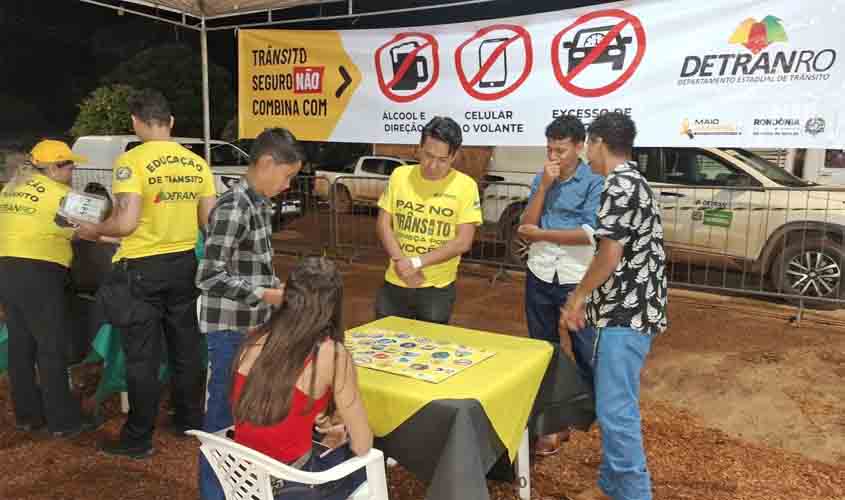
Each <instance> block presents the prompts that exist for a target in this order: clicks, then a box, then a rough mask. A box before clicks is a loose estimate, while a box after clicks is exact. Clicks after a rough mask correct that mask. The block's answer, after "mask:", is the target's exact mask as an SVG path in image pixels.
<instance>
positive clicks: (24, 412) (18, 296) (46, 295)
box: [0, 140, 97, 437]
mask: <svg viewBox="0 0 845 500" xmlns="http://www.w3.org/2000/svg"><path fill="white" fill-rule="evenodd" d="M85 161H86V160H85V158H83V157H81V156H77V155H75V154H73V152H71V150H70V148H69V147H68V146H67V144H65V143H64V142H61V141H53V140H44V141H41V142H39V143H38V144H37V145H36V146H35V148H33V149H32V152H31V160H30V161H29V162H27V163H25V164H23V165H21V166H20V167H19V168H18V171H17V173H16V174H15V176H14V177H13V178H12V180H11V182H10V183H9V184H8V185H6V186H5V187H4V188H3V191H2V192H0V276H2V279H0V302H2V303H3V304H4V305H5V307H6V314H7V319H6V321H7V327H8V330H9V382H10V385H11V393H12V401H13V403H14V407H15V421H16V426H17V428H18V430H20V431H25V432H31V431H34V430H37V429H39V428H41V427H43V426H44V425H45V424H46V425H47V428H48V430H49V431H50V432H51V433H52V434H53V435H54V436H56V437H70V436H75V435H77V434H79V433H80V432H84V431H89V430H93V429H95V428H96V427H97V422H96V420H95V419H93V418H91V417H89V416H85V415H83V413H82V411H81V408H80V404H79V400H77V399H76V398H75V397H74V396H73V394H71V391H70V389H69V387H68V378H67V377H68V375H67V367H68V353H69V342H70V338H71V335H70V332H69V331H68V326H69V325H70V321H69V318H68V314H69V313H68V310H67V300H66V299H67V297H66V283H67V282H68V268H69V267H70V262H71V256H72V252H71V238H72V237H73V229H71V228H69V227H60V226H59V225H58V224H57V223H56V211H57V210H58V208H59V203H60V202H61V199H62V197H64V196H65V195H66V194H67V193H68V192H69V191H70V182H71V177H72V174H73V167H74V165H75V164H76V163H83V162H85ZM36 366H38V376H37V377H36V368H35V367H36ZM36 378H37V381H36Z"/></svg>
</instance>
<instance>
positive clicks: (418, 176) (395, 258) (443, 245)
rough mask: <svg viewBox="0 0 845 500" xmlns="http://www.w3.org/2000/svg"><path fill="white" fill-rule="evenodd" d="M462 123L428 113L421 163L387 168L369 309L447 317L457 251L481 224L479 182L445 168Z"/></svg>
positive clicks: (431, 319)
mask: <svg viewBox="0 0 845 500" xmlns="http://www.w3.org/2000/svg"><path fill="white" fill-rule="evenodd" d="M461 141H462V134H461V127H460V126H459V125H458V124H457V123H455V121H454V120H452V119H451V118H446V117H439V116H438V117H435V118H433V119H432V120H431V121H430V122H428V124H427V125H426V126H425V128H423V132H422V139H421V141H420V164H419V165H411V166H403V167H399V168H397V169H396V170H394V171H393V174H392V175H391V176H390V182H389V183H388V186H387V189H385V191H384V193H383V194H382V196H381V198H380V199H379V202H378V206H379V208H380V210H379V216H378V223H377V231H378V236H379V239H380V240H381V243H382V245H383V246H384V249H385V250H386V251H387V253H388V255H389V256H390V263H389V265H388V268H387V273H386V274H385V283H384V286H383V287H382V288H381V290H380V291H379V293H378V296H377V297H376V317H377V318H383V317H385V316H399V317H402V318H409V319H417V320H420V321H429V322H432V323H443V324H445V323H448V322H449V318H450V317H451V316H452V308H453V306H454V305H455V298H456V290H455V280H456V279H457V275H458V264H460V261H461V254H463V253H465V252H467V251H469V249H470V248H471V247H472V241H473V238H474V237H475V226H476V225H478V224H481V202H480V199H479V196H478V185H477V184H476V183H475V181H474V180H473V179H472V178H471V177H469V176H468V175H466V174H463V173H461V172H458V171H457V170H455V169H453V168H452V164H453V163H454V161H455V157H456V155H457V153H458V149H459V148H460V147H461Z"/></svg>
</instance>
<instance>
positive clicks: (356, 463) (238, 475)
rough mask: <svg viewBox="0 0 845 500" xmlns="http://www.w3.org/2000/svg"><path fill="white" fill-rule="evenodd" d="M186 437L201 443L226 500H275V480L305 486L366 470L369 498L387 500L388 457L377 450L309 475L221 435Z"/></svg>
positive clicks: (198, 433) (195, 433)
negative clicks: (385, 464)
mask: <svg viewBox="0 0 845 500" xmlns="http://www.w3.org/2000/svg"><path fill="white" fill-rule="evenodd" d="M186 434H189V435H191V436H194V437H196V438H197V439H199V440H200V443H201V446H200V450H201V451H202V453H203V455H205V458H206V459H207V460H208V463H209V464H210V465H211V468H212V469H213V470H214V473H215V474H216V475H217V479H218V480H219V481H220V485H221V486H222V487H223V491H224V493H225V495H226V500H273V488H272V485H271V477H273V478H279V479H283V480H287V481H295V482H298V483H303V484H322V483H326V482H329V481H334V480H337V479H340V478H342V477H345V476H347V475H349V474H351V473H352V472H354V471H356V470H358V469H360V468H362V467H366V469H367V482H368V484H369V498H370V499H372V500H387V498H388V497H387V480H386V477H385V470H384V455H383V454H382V452H381V451H379V450H376V449H375V448H373V449H371V450H370V453H369V454H368V455H366V456H364V457H356V458H352V459H350V460H347V461H346V462H344V463H342V464H340V465H338V466H336V467H333V468H331V469H329V470H327V471H322V472H306V471H303V470H299V469H296V468H294V467H291V466H289V465H287V464H283V463H282V462H279V461H277V460H274V459H272V458H270V457H268V456H266V455H264V454H263V453H260V452H258V451H255V450H253V449H252V448H249V447H246V446H244V445H241V444H238V443H236V442H234V441H232V440H231V439H228V438H227V437H225V430H224V431H221V432H220V433H215V434H209V433H207V432H202V431H196V430H191V431H188V432H187V433H186Z"/></svg>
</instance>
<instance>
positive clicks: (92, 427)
mask: <svg viewBox="0 0 845 500" xmlns="http://www.w3.org/2000/svg"><path fill="white" fill-rule="evenodd" d="M103 422H105V419H103V418H102V417H100V416H97V415H83V416H82V423H81V424H79V427H77V428H76V429H71V430H68V431H53V432H51V433H50V434H52V435H53V437H55V438H74V437H76V436H78V435H80V434H83V433H86V432H93V431H96V430H97V429H99V428H100V427H101V426H102V425H103Z"/></svg>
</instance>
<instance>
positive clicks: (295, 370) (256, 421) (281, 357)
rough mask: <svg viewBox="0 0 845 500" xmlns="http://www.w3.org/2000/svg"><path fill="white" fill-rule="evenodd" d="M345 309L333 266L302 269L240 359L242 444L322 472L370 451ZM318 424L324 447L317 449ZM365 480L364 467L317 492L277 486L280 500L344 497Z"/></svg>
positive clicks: (237, 393)
mask: <svg viewBox="0 0 845 500" xmlns="http://www.w3.org/2000/svg"><path fill="white" fill-rule="evenodd" d="M342 306H343V283H342V280H341V277H340V273H339V272H338V270H337V268H336V267H335V264H334V263H333V262H332V261H330V260H328V259H325V258H319V257H309V258H306V259H304V260H303V261H302V262H301V263H300V264H299V265H297V267H296V268H295V269H294V270H293V272H292V273H291V275H290V277H289V278H288V281H287V283H286V285H285V296H284V302H283V304H282V307H281V309H279V310H278V311H277V312H276V313H275V314H274V315H273V317H272V318H271V319H270V321H269V322H268V324H267V325H266V326H264V327H263V328H261V329H258V330H257V331H256V332H255V333H253V334H252V335H250V337H248V338H247V340H246V341H245V342H244V344H243V346H242V347H241V351H240V353H239V355H238V357H237V358H236V359H237V362H236V369H237V370H236V374H235V377H234V379H233V381H232V407H233V411H232V414H233V416H234V420H235V436H234V439H235V441H237V442H239V443H241V444H243V445H245V446H249V447H250V448H252V449H254V450H257V451H260V452H261V453H264V454H265V455H268V456H270V457H273V458H275V459H276V460H279V461H281V462H284V463H287V464H291V465H293V466H295V467H298V468H301V469H303V470H310V471H315V472H316V471H322V470H326V469H328V468H331V467H333V466H334V465H337V464H339V463H341V462H344V461H345V460H347V459H349V458H351V457H352V456H353V454H355V455H366V454H367V453H368V452H369V451H370V448H371V447H372V443H373V433H372V431H371V430H370V427H369V424H368V423H367V414H366V411H365V409H364V403H363V401H362V399H361V394H360V391H359V389H358V380H357V377H356V374H355V367H354V365H353V364H352V359H351V357H350V355H349V353H348V352H347V351H346V350H345V349H344V347H343V321H342V314H341V310H342ZM315 424H317V431H319V432H320V433H322V434H323V437H322V446H316V447H314V448H313V449H312V429H314V427H315ZM327 449H328V450H331V451H329V452H328V453H326V452H325V451H326V450H327ZM365 479H366V473H365V471H364V470H360V471H358V472H356V473H355V474H352V475H351V476H348V477H347V478H345V479H343V480H340V481H336V482H333V483H329V484H326V485H322V486H320V487H317V488H310V487H307V486H304V485H301V484H298V483H293V482H290V481H287V482H284V483H283V485H281V484H280V485H279V486H278V488H277V489H276V488H275V486H276V485H274V489H276V491H275V493H276V494H275V496H276V499H277V500H281V499H297V500H300V499H311V498H314V499H317V498H319V499H330V500H341V499H345V498H347V497H348V496H349V495H350V494H351V493H352V492H353V491H355V489H356V488H357V487H358V486H359V485H360V484H361V483H362V482H363V481H364V480H365Z"/></svg>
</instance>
